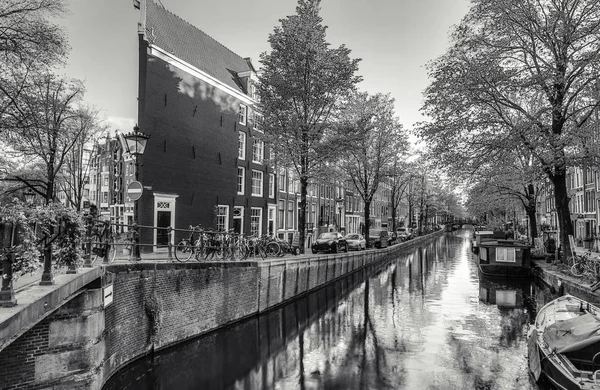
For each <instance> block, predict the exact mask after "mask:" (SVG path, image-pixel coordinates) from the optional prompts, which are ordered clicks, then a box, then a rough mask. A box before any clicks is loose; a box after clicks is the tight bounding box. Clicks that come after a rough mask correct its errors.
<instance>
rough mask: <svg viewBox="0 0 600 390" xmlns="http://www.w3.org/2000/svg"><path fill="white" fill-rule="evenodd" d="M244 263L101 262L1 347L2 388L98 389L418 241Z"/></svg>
mask: <svg viewBox="0 0 600 390" xmlns="http://www.w3.org/2000/svg"><path fill="white" fill-rule="evenodd" d="M441 234H443V233H442V232H437V233H433V234H431V235H429V236H425V237H419V238H417V239H414V240H411V241H408V242H406V243H402V244H399V245H394V246H392V247H389V248H384V249H380V250H370V251H364V252H350V253H342V254H336V255H323V256H316V257H298V258H287V259H285V260H283V259H275V260H265V261H246V262H215V263H197V262H193V261H191V262H189V263H167V262H154V263H139V264H130V263H125V264H112V265H108V266H106V267H104V273H103V276H102V280H101V283H102V286H103V287H106V286H107V285H112V299H113V300H112V303H110V304H109V305H107V306H106V307H104V305H103V300H102V296H103V295H104V294H103V288H102V287H100V286H99V283H96V284H91V285H90V286H89V287H88V288H87V289H83V290H82V291H81V292H80V294H75V296H74V297H73V298H72V299H71V300H69V301H68V302H66V303H65V304H64V305H63V306H61V307H60V308H59V309H57V310H56V311H55V312H53V313H51V314H49V315H48V316H47V317H46V318H45V319H44V320H42V321H41V322H40V323H38V324H37V325H35V326H34V327H33V328H31V329H30V330H28V331H27V332H25V333H24V334H23V335H22V336H20V337H19V338H18V339H17V340H16V341H15V342H13V343H12V344H11V345H9V346H8V347H7V348H5V349H3V350H2V351H0V389H34V388H35V389H38V388H50V387H52V388H69V389H76V388H82V389H100V388H101V387H102V385H103V384H104V383H105V382H106V381H107V380H108V379H109V378H110V377H111V376H112V375H113V374H114V373H116V372H117V371H118V370H119V369H121V368H123V367H124V366H125V365H127V364H128V363H130V362H132V361H134V360H136V359H137V358H140V357H143V356H147V355H148V354H152V353H153V351H157V350H161V349H165V348H167V347H170V346H173V345H175V344H177V343H180V342H182V341H184V340H188V339H190V338H193V337H197V336H199V335H202V334H205V333H208V332H211V331H213V330H216V329H219V328H222V327H225V326H230V325H232V324H234V323H236V322H238V321H241V320H243V319H246V318H249V317H251V316H255V315H257V314H261V313H264V312H266V311H269V310H271V309H273V308H275V307H278V306H281V305H283V304H285V303H287V302H290V301H292V300H294V299H297V298H298V297H300V296H303V295H305V294H307V293H309V292H312V291H315V290H317V289H320V288H322V287H324V286H326V285H329V284H331V283H333V282H334V281H336V280H339V279H340V278H343V277H344V276H347V275H349V274H352V273H354V272H356V271H358V270H362V269H364V268H365V267H369V266H374V265H377V264H381V263H382V262H384V261H387V260H391V259H393V258H395V257H396V256H398V254H400V253H401V252H403V251H406V250H408V249H410V248H413V247H416V246H420V245H421V244H423V243H425V242H427V241H429V240H430V239H431V238H433V237H436V236H439V235H441Z"/></svg>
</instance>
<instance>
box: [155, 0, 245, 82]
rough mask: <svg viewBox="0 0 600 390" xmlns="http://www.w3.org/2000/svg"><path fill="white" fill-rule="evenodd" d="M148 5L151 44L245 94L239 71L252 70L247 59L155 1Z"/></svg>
mask: <svg viewBox="0 0 600 390" xmlns="http://www.w3.org/2000/svg"><path fill="white" fill-rule="evenodd" d="M146 4H147V5H146V40H147V41H148V42H149V43H150V44H152V45H155V46H158V47H159V48H161V49H163V50H165V51H167V52H168V53H171V54H173V55H174V56H175V57H177V58H179V59H181V60H183V61H185V62H187V63H188V64H190V65H192V66H194V67H196V68H198V69H199V70H201V71H203V72H205V73H208V74H209V75H210V76H212V77H214V78H216V79H217V80H219V81H221V82H222V83H224V84H226V85H228V86H230V87H232V88H234V89H235V90H238V91H241V92H243V93H246V90H245V87H244V86H242V83H240V79H239V77H238V76H237V74H238V73H240V72H247V71H251V70H253V67H252V64H251V63H249V61H247V60H248V59H245V58H242V57H240V56H239V55H237V54H235V53H234V52H232V51H231V50H229V49H228V48H226V47H225V46H223V45H222V44H221V43H219V42H217V41H216V40H214V39H213V38H212V37H210V36H209V35H207V34H206V33H204V32H203V31H201V30H200V29H198V28H196V27H194V26H192V25H191V24H190V23H188V22H186V21H185V20H183V19H181V18H180V17H179V16H177V15H175V14H173V13H171V12H169V11H167V10H166V9H165V8H164V7H163V6H162V5H159V4H156V3H155V2H154V1H153V0H147V1H146Z"/></svg>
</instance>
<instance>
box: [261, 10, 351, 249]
mask: <svg viewBox="0 0 600 390" xmlns="http://www.w3.org/2000/svg"><path fill="white" fill-rule="evenodd" d="M319 11H320V0H299V1H298V5H297V7H296V14H295V15H291V16H288V17H286V18H285V19H281V20H280V23H281V26H277V27H275V29H274V31H273V33H272V34H270V35H269V44H270V45H271V52H270V53H262V54H261V56H260V62H261V63H262V72H261V73H260V74H259V83H258V92H259V96H260V101H261V104H260V108H261V110H262V114H263V118H264V126H265V134H264V135H265V139H266V140H267V142H268V143H269V144H270V145H271V147H272V148H273V149H274V155H275V160H276V162H277V163H278V164H277V165H279V166H284V167H291V168H293V169H294V170H295V171H296V173H297V177H298V179H299V180H300V213H299V216H298V228H299V230H300V232H299V233H300V242H304V239H305V226H306V193H307V185H308V183H309V180H311V179H312V178H316V177H318V176H319V173H320V171H322V170H323V169H324V167H325V164H324V163H325V161H326V160H327V159H328V157H329V153H327V152H328V145H329V143H328V140H327V138H326V137H325V133H326V131H327V130H328V129H329V128H330V125H331V113H332V112H333V111H334V110H335V109H336V107H337V104H338V102H339V101H340V98H341V97H343V96H345V95H346V94H347V93H348V92H349V91H350V90H352V89H353V88H354V85H355V84H356V83H357V82H359V81H360V77H359V76H356V75H355V72H356V71H357V69H358V62H359V60H358V59H351V58H350V50H349V49H347V48H346V47H345V46H344V45H342V46H340V47H338V48H330V47H329V44H328V43H327V41H326V40H325V32H326V29H327V27H326V26H323V24H322V18H321V16H320V15H319ZM300 247H301V251H302V252H304V246H303V245H301V246H300Z"/></svg>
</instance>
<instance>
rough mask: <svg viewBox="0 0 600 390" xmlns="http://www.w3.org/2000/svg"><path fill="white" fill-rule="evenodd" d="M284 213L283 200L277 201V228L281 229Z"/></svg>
mask: <svg viewBox="0 0 600 390" xmlns="http://www.w3.org/2000/svg"><path fill="white" fill-rule="evenodd" d="M284 215H285V201H284V200H279V202H277V229H283V218H284Z"/></svg>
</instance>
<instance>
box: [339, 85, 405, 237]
mask: <svg viewBox="0 0 600 390" xmlns="http://www.w3.org/2000/svg"><path fill="white" fill-rule="evenodd" d="M338 129H339V135H340V141H339V142H340V146H341V150H342V151H343V153H340V156H339V160H338V161H339V166H340V168H341V169H342V171H343V172H344V173H345V175H346V176H347V177H349V178H350V179H351V180H352V183H353V184H354V187H355V188H356V190H357V192H358V194H359V195H360V196H361V198H362V200H363V204H364V217H365V232H366V234H369V233H368V232H369V225H370V221H369V220H370V209H371V202H372V201H373V197H374V196H375V193H376V192H377V190H378V188H379V186H380V185H381V184H382V183H383V182H384V181H385V180H386V179H387V178H388V177H390V176H392V175H395V174H396V172H395V170H394V163H395V162H397V157H398V155H399V154H400V153H402V152H403V151H405V150H406V149H407V145H408V142H407V137H406V134H405V133H404V132H402V125H401V124H400V123H399V121H398V119H397V118H396V117H395V116H394V99H392V98H391V97H390V95H383V94H375V95H373V96H369V94H368V93H366V92H362V93H361V92H357V93H354V94H352V95H351V97H350V98H349V99H348V101H347V102H346V104H345V107H344V109H343V110H342V111H341V114H340V122H339V126H338ZM367 246H369V243H368V241H367Z"/></svg>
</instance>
